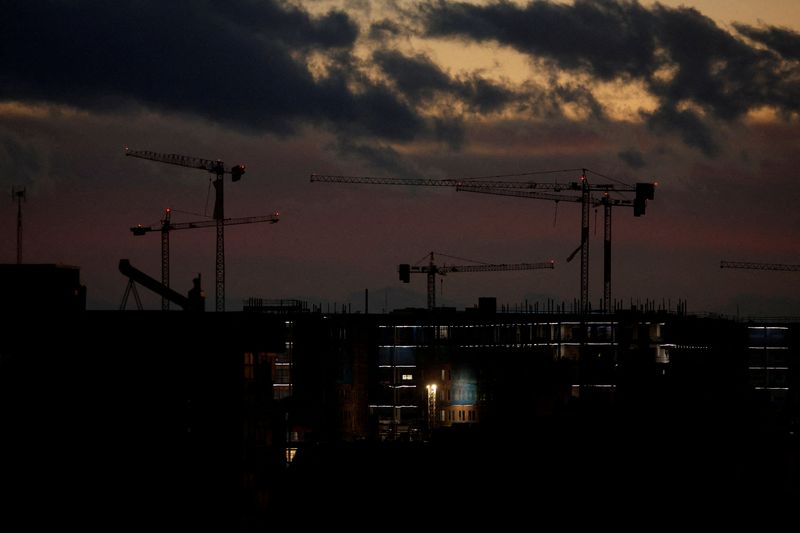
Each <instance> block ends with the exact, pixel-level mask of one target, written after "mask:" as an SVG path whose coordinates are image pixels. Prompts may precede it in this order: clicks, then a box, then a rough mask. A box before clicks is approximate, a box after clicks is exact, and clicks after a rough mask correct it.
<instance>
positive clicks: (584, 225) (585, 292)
mask: <svg viewBox="0 0 800 533" xmlns="http://www.w3.org/2000/svg"><path fill="white" fill-rule="evenodd" d="M584 183H587V181H585V180H584ZM488 185H489V182H484V183H482V184H481V186H479V187H476V186H473V185H472V184H471V183H469V182H466V184H462V185H459V186H457V188H456V190H458V191H464V192H477V193H483V194H496V195H501V196H516V197H520V198H534V199H539V200H551V201H554V202H564V201H565V202H580V203H581V207H582V209H581V244H580V246H579V247H578V249H577V250H575V252H573V253H572V254H571V255H570V256H569V258H568V259H567V261H570V260H572V257H574V255H575V253H577V252H578V251H579V250H580V252H581V310H582V311H583V312H586V311H587V305H588V298H589V275H588V274H589V208H590V207H598V206H601V205H602V206H603V309H604V310H605V311H606V312H608V311H609V310H610V309H611V221H612V218H611V208H612V207H619V206H623V207H632V208H633V210H634V216H641V215H643V214H644V212H645V209H646V205H647V200H648V199H649V200H652V199H653V192H654V187H655V184H649V183H639V184H636V185H635V186H619V185H613V184H605V183H603V184H594V185H588V187H587V188H586V189H587V190H588V191H602V195H601V196H600V197H597V196H592V195H591V194H590V195H588V196H587V195H586V194H585V193H584V190H583V187H582V188H581V191H582V194H581V195H580V196H574V195H569V194H554V193H548V192H540V191H536V190H531V189H530V188H524V187H523V188H516V189H515V188H510V187H508V186H507V185H504V186H502V187H490V186H488ZM521 185H523V186H524V184H521ZM564 185H565V188H562V189H561V190H574V186H573V185H574V184H564ZM610 192H635V193H636V195H637V196H636V198H635V199H634V200H630V199H620V198H612V197H611V196H610V194H609V193H610Z"/></svg>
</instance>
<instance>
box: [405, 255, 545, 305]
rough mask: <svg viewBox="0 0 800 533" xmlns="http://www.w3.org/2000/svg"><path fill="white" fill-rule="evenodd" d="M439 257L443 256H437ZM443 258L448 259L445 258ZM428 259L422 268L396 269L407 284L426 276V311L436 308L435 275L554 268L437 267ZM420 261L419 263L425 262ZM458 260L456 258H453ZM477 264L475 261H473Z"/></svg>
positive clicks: (524, 265)
mask: <svg viewBox="0 0 800 533" xmlns="http://www.w3.org/2000/svg"><path fill="white" fill-rule="evenodd" d="M439 255H440V256H442V255H445V254H439ZM445 257H449V256H446V255H445ZM425 258H428V264H427V265H423V266H417V265H410V264H402V265H400V266H399V267H398V272H399V274H400V281H402V282H403V283H408V282H409V281H411V274H426V275H427V277H428V309H434V308H435V307H436V274H439V275H441V276H444V275H446V274H449V273H451V272H505V271H510V270H536V269H541V268H551V269H552V268H555V261H547V262H542V263H511V264H505V263H501V264H489V263H481V264H475V265H442V266H437V265H436V264H435V262H434V252H430V253H429V254H427V255H426V256H425ZM425 258H423V259H421V260H420V261H418V263H419V262H422V261H424V260H425ZM453 259H458V258H453ZM474 262H475V263H477V261H474Z"/></svg>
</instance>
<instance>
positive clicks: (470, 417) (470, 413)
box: [441, 409, 478, 422]
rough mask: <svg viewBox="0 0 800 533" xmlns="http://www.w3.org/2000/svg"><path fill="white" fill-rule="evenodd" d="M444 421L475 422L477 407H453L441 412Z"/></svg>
mask: <svg viewBox="0 0 800 533" xmlns="http://www.w3.org/2000/svg"><path fill="white" fill-rule="evenodd" d="M441 417H442V422H445V421H447V422H475V421H476V420H478V413H477V412H476V411H475V409H451V410H448V411H442V412H441Z"/></svg>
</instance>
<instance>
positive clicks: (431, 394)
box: [425, 383, 436, 429]
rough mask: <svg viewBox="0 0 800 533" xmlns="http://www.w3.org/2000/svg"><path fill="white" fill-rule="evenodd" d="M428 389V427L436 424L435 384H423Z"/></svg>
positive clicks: (431, 427)
mask: <svg viewBox="0 0 800 533" xmlns="http://www.w3.org/2000/svg"><path fill="white" fill-rule="evenodd" d="M425 389H426V390H427V391H428V429H433V428H434V426H435V425H436V384H435V383H432V384H430V385H425Z"/></svg>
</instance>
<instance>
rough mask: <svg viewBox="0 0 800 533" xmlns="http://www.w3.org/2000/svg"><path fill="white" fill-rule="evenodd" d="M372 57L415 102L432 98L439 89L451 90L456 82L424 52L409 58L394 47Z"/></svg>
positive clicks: (399, 88)
mask: <svg viewBox="0 0 800 533" xmlns="http://www.w3.org/2000/svg"><path fill="white" fill-rule="evenodd" d="M372 59H373V61H375V63H376V64H377V65H378V66H379V67H380V68H381V70H382V71H383V72H384V73H385V74H386V75H387V76H388V77H389V79H390V80H392V82H393V83H394V84H395V86H396V87H397V89H398V90H399V91H400V92H401V93H403V94H404V95H405V96H406V97H407V98H408V99H409V100H411V101H412V102H420V101H422V100H430V99H432V98H433V96H434V94H435V93H436V92H438V91H448V92H449V91H452V90H453V89H454V82H453V81H452V80H451V79H450V76H448V75H447V74H446V73H445V72H443V71H442V70H441V69H440V68H439V67H438V66H437V65H436V64H434V63H433V61H431V60H430V59H429V58H428V57H426V56H424V55H417V56H414V57H409V56H405V55H403V54H401V53H400V52H397V51H395V50H377V51H376V52H375V53H373V54H372Z"/></svg>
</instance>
